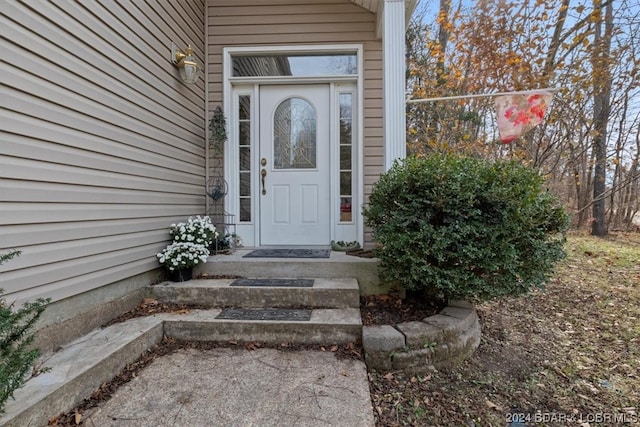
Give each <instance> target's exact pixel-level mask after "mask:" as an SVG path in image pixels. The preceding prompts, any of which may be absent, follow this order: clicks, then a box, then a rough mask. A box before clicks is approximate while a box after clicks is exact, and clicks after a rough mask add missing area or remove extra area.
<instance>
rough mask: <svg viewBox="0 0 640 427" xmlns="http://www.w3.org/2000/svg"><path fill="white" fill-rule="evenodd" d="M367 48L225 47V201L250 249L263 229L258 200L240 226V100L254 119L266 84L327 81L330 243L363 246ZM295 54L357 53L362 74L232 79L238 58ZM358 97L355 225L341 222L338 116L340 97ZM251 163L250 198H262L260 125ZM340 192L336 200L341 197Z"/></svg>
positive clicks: (254, 128) (255, 133) (254, 136)
mask: <svg viewBox="0 0 640 427" xmlns="http://www.w3.org/2000/svg"><path fill="white" fill-rule="evenodd" d="M362 51H363V48H362V45H355V44H349V45H325V46H318V45H312V46H299V45H296V46H267V47H264V46H261V47H236V48H224V49H223V106H224V108H223V110H224V112H225V116H226V118H227V125H228V129H227V131H228V135H229V140H228V141H227V142H226V145H225V149H224V164H225V167H224V178H225V180H226V181H227V183H228V185H229V187H228V195H227V196H226V197H225V199H224V200H225V211H226V212H228V213H229V214H231V215H233V218H235V223H236V232H237V233H238V235H239V236H240V237H241V238H242V239H243V242H244V244H245V246H247V247H255V246H259V243H260V234H259V233H260V230H259V224H258V218H259V217H258V216H257V215H258V214H259V213H258V210H257V209H258V208H259V206H258V204H257V203H256V202H255V200H254V201H253V203H252V218H251V219H252V221H250V222H240V216H239V212H240V206H239V205H240V202H239V197H238V196H239V191H240V190H239V184H238V171H239V151H238V150H239V149H238V141H239V139H238V132H237V128H234V124H236V125H237V123H238V117H237V111H238V97H239V96H250V97H251V99H252V102H251V116H252V117H254V118H257V117H258V113H259V112H258V105H259V86H260V85H261V84H268V85H274V84H289V85H290V84H295V85H297V84H316V83H328V84H329V85H330V103H331V111H332V113H331V118H330V123H331V125H330V128H331V130H332V132H333V134H332V136H331V139H332V141H334V143H332V147H331V160H330V163H331V167H330V174H331V208H330V212H331V222H330V239H331V240H349V241H350V240H356V241H358V242H359V243H360V244H361V245H362V244H363V243H364V219H363V216H362V205H363V201H364V149H363V145H364V143H363V135H364V119H363V116H364V114H363V113H364V111H363V105H364V102H363V98H364V94H363V87H364V85H363V62H364V61H363V55H362ZM267 53H268V54H291V53H313V54H319V53H327V54H338V53H355V54H356V55H357V63H358V74H357V75H353V76H327V77H322V76H321V77H288V76H287V77H282V76H278V77H233V74H232V61H231V58H232V56H234V55H252V54H256V55H257V54H263V55H264V54H267ZM339 93H351V94H353V98H354V99H353V102H354V116H353V132H354V136H353V156H354V160H353V177H352V179H353V180H354V183H353V187H352V188H353V194H352V196H353V203H352V215H353V222H352V223H351V224H342V223H340V221H339V209H340V202H339V200H338V199H339V197H338V196H339V190H338V180H337V179H334V178H335V177H336V176H339V169H338V166H337V165H338V162H339V146H338V145H337V143H335V141H337V140H339V134H338V132H339V126H337V124H336V123H337V117H336V114H334V113H333V112H334V111H335V109H336V108H338V94H339ZM251 140H252V144H254V145H252V149H251V164H252V168H255V169H252V187H251V194H252V195H253V199H255V198H256V197H257V196H258V194H259V193H258V192H259V191H260V190H259V188H258V185H257V184H258V182H259V180H258V174H259V168H258V167H257V165H258V164H259V158H258V147H257V145H255V144H256V143H257V141H258V129H257V126H252V127H251ZM336 194H337V196H336Z"/></svg>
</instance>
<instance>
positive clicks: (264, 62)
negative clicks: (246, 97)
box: [233, 53, 358, 77]
mask: <svg viewBox="0 0 640 427" xmlns="http://www.w3.org/2000/svg"><path fill="white" fill-rule="evenodd" d="M357 74H358V57H357V55H356V54H355V53H344V54H330V55H327V54H318V55H313V54H293V55H284V54H274V55H251V56H234V57H233V77H275V76H290V77H318V76H355V75H357Z"/></svg>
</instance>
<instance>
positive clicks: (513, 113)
mask: <svg viewBox="0 0 640 427" xmlns="http://www.w3.org/2000/svg"><path fill="white" fill-rule="evenodd" d="M552 96H553V95H552V94H551V93H550V92H546V91H543V92H534V93H531V92H530V93H521V94H513V95H502V96H497V97H496V98H495V106H496V116H497V121H498V131H499V132H500V139H501V140H502V143H503V144H509V143H510V142H512V141H514V140H516V139H518V138H519V137H520V135H522V134H523V133H524V132H526V131H528V130H529V129H531V128H533V127H534V126H536V125H539V124H540V123H542V120H543V119H544V115H545V113H546V111H547V107H548V106H549V103H550V102H551V98H552Z"/></svg>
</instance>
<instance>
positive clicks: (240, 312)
mask: <svg viewBox="0 0 640 427" xmlns="http://www.w3.org/2000/svg"><path fill="white" fill-rule="evenodd" d="M216 319H231V320H289V321H303V322H308V321H309V320H311V310H299V309H279V308H225V309H224V310H222V311H221V312H220V314H218V315H217V316H216Z"/></svg>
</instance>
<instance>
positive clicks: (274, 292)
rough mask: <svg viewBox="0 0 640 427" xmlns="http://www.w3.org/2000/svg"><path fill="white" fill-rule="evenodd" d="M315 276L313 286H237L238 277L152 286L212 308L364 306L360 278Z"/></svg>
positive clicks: (158, 292)
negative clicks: (359, 283)
mask: <svg viewBox="0 0 640 427" xmlns="http://www.w3.org/2000/svg"><path fill="white" fill-rule="evenodd" d="M311 279H312V280H313V286H312V287H296V286H289V287H284V286H234V281H235V280H234V279H204V280H191V281H189V282H184V283H175V282H164V283H161V284H159V285H155V286H151V287H150V288H149V289H150V290H151V296H152V297H153V298H156V299H157V300H158V301H162V302H173V303H177V304H198V305H204V306H208V307H243V308H245V307H274V308H278V307H310V308H358V307H360V288H359V287H358V281H357V280H356V279H345V278H334V279H323V278H311Z"/></svg>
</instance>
